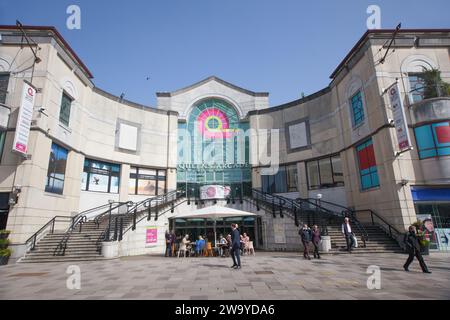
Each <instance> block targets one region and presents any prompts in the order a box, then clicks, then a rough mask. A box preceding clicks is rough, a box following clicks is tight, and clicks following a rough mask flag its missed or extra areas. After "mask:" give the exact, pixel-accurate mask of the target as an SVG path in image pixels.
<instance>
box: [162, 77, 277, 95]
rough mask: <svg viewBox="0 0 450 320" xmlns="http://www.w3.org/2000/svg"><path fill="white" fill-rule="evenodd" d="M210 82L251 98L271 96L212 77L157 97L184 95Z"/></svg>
mask: <svg viewBox="0 0 450 320" xmlns="http://www.w3.org/2000/svg"><path fill="white" fill-rule="evenodd" d="M210 81H217V82H219V83H221V84H223V85H224V86H227V87H229V88H231V89H234V90H237V91H240V92H242V93H245V94H248V95H251V96H254V97H268V96H269V93H268V92H254V91H250V90H247V89H244V88H241V87H238V86H236V85H234V84H232V83H230V82H227V81H225V80H222V79H220V78H218V77H216V76H210V77H208V78H206V79H203V80H201V81H199V82H196V83H194V84H191V85H190V86H187V87H184V88H181V89H178V90H175V91H172V92H157V93H156V96H157V97H172V96H175V95H178V94H181V93H184V92H186V91H189V90H191V89H194V88H197V87H200V86H201V85H203V84H205V83H208V82H210Z"/></svg>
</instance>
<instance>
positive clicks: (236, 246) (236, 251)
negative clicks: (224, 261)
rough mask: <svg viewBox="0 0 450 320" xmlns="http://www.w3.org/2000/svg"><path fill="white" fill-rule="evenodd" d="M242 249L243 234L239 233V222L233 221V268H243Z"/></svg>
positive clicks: (231, 250)
mask: <svg viewBox="0 0 450 320" xmlns="http://www.w3.org/2000/svg"><path fill="white" fill-rule="evenodd" d="M240 251H241V235H240V233H239V230H238V229H237V224H235V223H233V224H231V248H230V254H231V258H232V259H233V265H232V266H231V268H233V269H240V268H241V257H240Z"/></svg>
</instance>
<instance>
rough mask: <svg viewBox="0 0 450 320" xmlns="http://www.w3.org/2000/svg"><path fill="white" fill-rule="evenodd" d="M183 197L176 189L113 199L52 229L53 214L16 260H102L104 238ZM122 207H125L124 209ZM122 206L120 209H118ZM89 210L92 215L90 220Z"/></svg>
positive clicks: (116, 235)
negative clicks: (131, 198)
mask: <svg viewBox="0 0 450 320" xmlns="http://www.w3.org/2000/svg"><path fill="white" fill-rule="evenodd" d="M183 197H184V194H183V193H181V194H180V193H178V192H177V191H175V192H169V193H168V194H166V195H163V196H159V197H154V198H149V199H146V200H144V201H141V202H139V203H134V204H132V203H130V202H128V203H114V204H108V205H104V206H100V207H97V208H93V209H90V210H87V211H84V212H82V213H80V214H78V215H77V216H76V217H74V218H72V219H71V220H72V223H71V225H70V227H69V228H68V230H65V231H55V230H54V225H55V219H56V218H58V217H55V218H53V219H52V220H51V221H49V222H48V223H47V224H46V225H45V226H44V227H42V228H41V230H39V231H38V232H37V233H36V234H34V235H33V236H32V237H31V238H30V239H28V241H27V245H29V246H30V247H31V249H30V250H29V252H28V253H27V254H26V255H25V257H23V258H22V259H20V261H19V262H20V263H40V262H67V261H96V260H102V259H104V258H103V256H102V254H101V243H102V242H103V241H115V240H120V239H121V236H122V235H123V234H124V233H125V232H127V231H129V230H132V229H133V228H134V227H135V226H136V224H137V223H138V222H139V221H141V220H143V219H145V218H147V216H150V215H151V216H152V217H153V218H155V219H157V217H158V216H160V215H162V214H164V213H165V212H167V211H169V210H171V209H172V208H173V206H174V205H176V204H177V203H179V202H180V200H181V199H182V198H183ZM105 208H106V211H105ZM124 208H125V209H127V210H126V211H125V212H124V211H123V210H125V209H124ZM121 209H122V212H123V213H120V212H121ZM97 213H98V214H97ZM88 214H89V215H90V217H91V218H90V219H89V220H88V219H87V215H88ZM59 218H63V217H59ZM65 218H67V217H65ZM49 229H50V230H49ZM37 239H39V240H37Z"/></svg>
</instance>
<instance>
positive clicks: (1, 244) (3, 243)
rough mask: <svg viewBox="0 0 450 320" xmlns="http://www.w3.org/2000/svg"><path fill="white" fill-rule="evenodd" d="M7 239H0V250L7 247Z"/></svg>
mask: <svg viewBox="0 0 450 320" xmlns="http://www.w3.org/2000/svg"><path fill="white" fill-rule="evenodd" d="M8 245H9V240H8V239H0V250H3V249H6V248H8Z"/></svg>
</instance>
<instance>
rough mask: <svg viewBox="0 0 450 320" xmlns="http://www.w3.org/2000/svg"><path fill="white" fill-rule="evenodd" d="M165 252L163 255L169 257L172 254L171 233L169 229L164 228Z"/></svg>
mask: <svg viewBox="0 0 450 320" xmlns="http://www.w3.org/2000/svg"><path fill="white" fill-rule="evenodd" d="M165 238H166V253H165V254H164V256H166V257H171V256H172V235H171V234H170V232H169V230H166V236H165Z"/></svg>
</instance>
